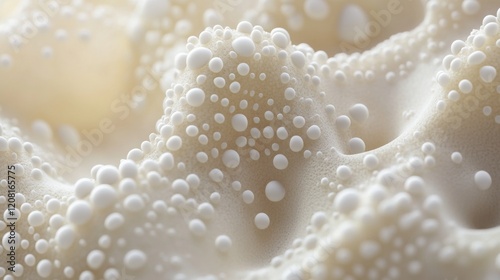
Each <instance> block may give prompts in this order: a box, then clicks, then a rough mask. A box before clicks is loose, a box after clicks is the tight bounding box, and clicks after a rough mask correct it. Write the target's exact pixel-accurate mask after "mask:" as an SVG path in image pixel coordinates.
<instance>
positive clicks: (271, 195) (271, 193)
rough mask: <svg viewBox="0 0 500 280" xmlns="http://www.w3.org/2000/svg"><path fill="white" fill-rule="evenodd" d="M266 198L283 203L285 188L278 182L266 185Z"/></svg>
mask: <svg viewBox="0 0 500 280" xmlns="http://www.w3.org/2000/svg"><path fill="white" fill-rule="evenodd" d="M265 193H266V197H267V199H269V200H270V201H272V202H278V201H281V200H282V199H283V198H284V197H285V188H284V187H283V185H282V184H281V183H280V182H278V181H271V182H269V183H267V185H266V190H265Z"/></svg>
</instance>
